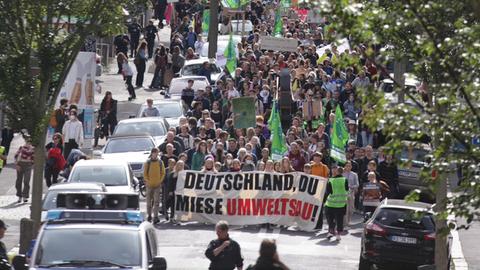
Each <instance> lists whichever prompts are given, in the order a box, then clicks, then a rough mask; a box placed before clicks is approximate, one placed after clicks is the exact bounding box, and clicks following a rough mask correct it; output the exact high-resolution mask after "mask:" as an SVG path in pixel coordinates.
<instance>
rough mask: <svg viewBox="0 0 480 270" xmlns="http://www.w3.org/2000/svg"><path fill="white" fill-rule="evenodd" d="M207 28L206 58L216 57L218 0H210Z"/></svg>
mask: <svg viewBox="0 0 480 270" xmlns="http://www.w3.org/2000/svg"><path fill="white" fill-rule="evenodd" d="M209 27H210V28H209V29H208V58H213V59H215V58H217V38H218V0H210V24H209Z"/></svg>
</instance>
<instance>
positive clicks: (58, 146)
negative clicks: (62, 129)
mask: <svg viewBox="0 0 480 270" xmlns="http://www.w3.org/2000/svg"><path fill="white" fill-rule="evenodd" d="M52 139H53V141H52V142H50V143H49V144H47V145H46V146H45V148H46V150H47V162H46V164H45V182H46V184H47V187H50V186H51V185H52V184H56V183H57V180H58V175H59V174H60V172H61V171H62V170H63V169H64V168H65V165H66V164H67V162H66V161H65V158H64V157H63V155H62V150H63V147H62V145H63V143H62V135H61V134H60V133H55V134H54V135H53V138H52Z"/></svg>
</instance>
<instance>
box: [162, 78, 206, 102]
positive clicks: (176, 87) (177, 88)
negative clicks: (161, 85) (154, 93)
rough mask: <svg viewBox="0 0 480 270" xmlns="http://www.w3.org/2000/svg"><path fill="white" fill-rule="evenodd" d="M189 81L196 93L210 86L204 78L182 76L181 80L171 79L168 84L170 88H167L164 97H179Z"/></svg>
mask: <svg viewBox="0 0 480 270" xmlns="http://www.w3.org/2000/svg"><path fill="white" fill-rule="evenodd" d="M189 80H193V90H195V92H196V91H198V89H203V90H205V87H207V86H209V85H210V83H209V82H208V80H207V78H206V77H205V76H184V77H181V78H173V79H172V81H171V82H170V87H169V88H168V92H167V93H166V96H167V95H168V96H169V97H181V96H182V90H183V89H185V88H186V87H187V85H188V81H189ZM160 93H162V92H160Z"/></svg>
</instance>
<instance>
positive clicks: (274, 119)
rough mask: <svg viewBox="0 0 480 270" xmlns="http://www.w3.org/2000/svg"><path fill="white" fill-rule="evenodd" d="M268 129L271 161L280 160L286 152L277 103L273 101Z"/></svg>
mask: <svg viewBox="0 0 480 270" xmlns="http://www.w3.org/2000/svg"><path fill="white" fill-rule="evenodd" d="M268 129H269V130H270V132H271V135H270V141H271V142H272V150H271V152H270V157H271V158H272V160H281V159H282V158H283V155H284V154H285V153H286V152H287V151H288V148H287V144H286V142H285V136H284V135H283V131H282V123H281V122H280V114H279V112H278V105H277V101H276V100H274V101H273V104H272V112H271V114H270V119H268Z"/></svg>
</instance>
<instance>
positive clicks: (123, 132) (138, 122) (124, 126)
mask: <svg viewBox="0 0 480 270" xmlns="http://www.w3.org/2000/svg"><path fill="white" fill-rule="evenodd" d="M169 127H170V125H169V124H168V121H167V120H166V119H165V118H163V117H142V118H130V119H125V120H122V121H120V122H118V124H117V126H116V127H115V130H114V131H113V134H112V136H130V135H145V134H148V135H150V136H152V137H153V139H154V140H155V145H157V146H158V145H160V144H162V143H163V142H164V141H165V137H166V135H167V131H168V128H169Z"/></svg>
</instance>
